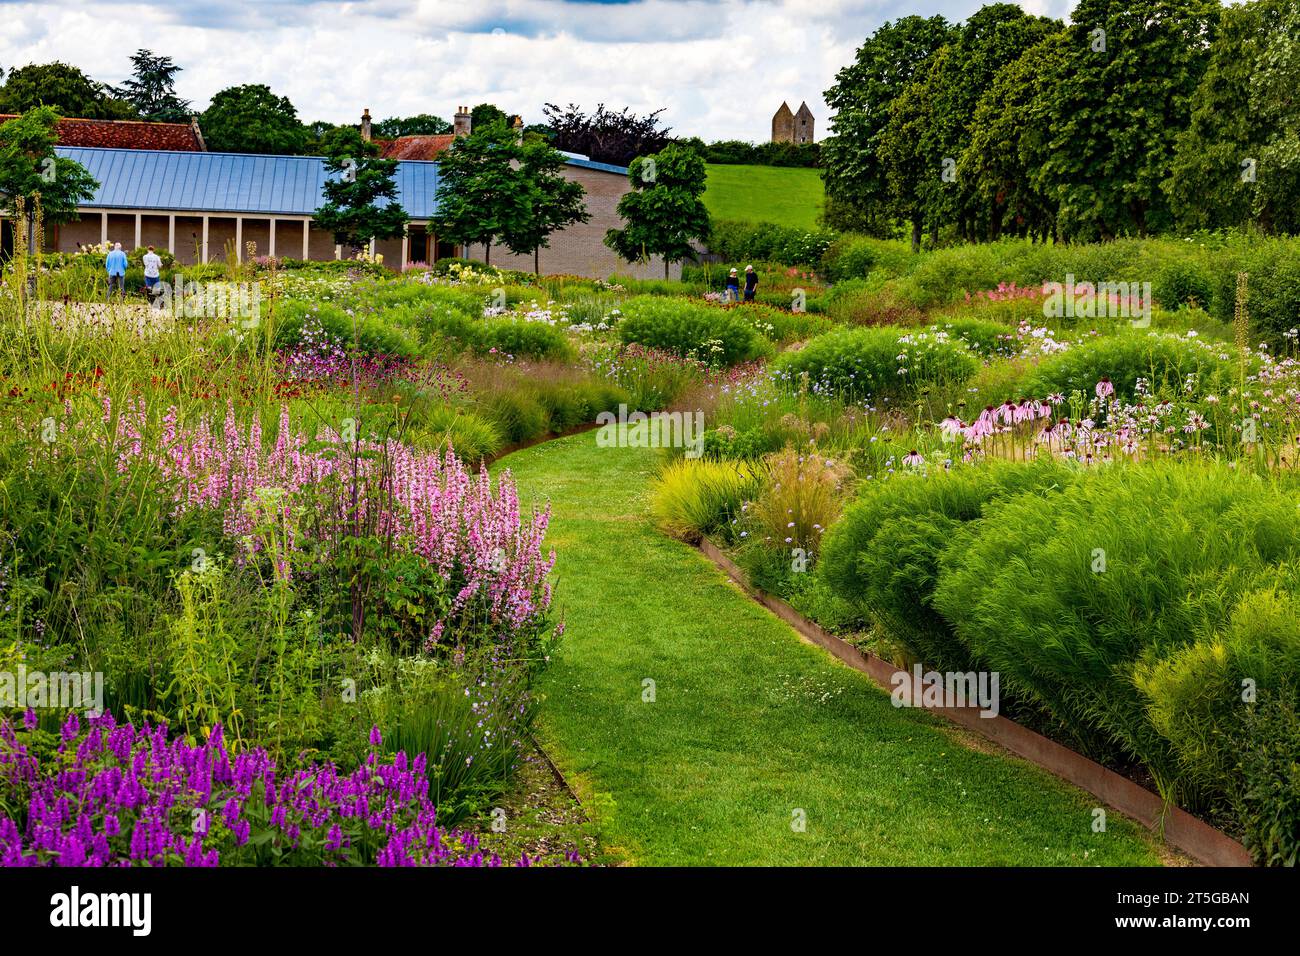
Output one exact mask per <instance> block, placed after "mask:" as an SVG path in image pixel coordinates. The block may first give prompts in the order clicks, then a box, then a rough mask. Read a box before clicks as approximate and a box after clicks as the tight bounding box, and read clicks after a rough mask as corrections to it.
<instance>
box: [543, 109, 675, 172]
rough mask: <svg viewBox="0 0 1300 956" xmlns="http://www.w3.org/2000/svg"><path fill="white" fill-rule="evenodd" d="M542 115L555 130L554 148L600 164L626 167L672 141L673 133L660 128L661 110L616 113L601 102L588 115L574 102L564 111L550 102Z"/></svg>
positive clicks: (553, 131)
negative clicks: (643, 113)
mask: <svg viewBox="0 0 1300 956" xmlns="http://www.w3.org/2000/svg"><path fill="white" fill-rule="evenodd" d="M542 112H543V113H545V114H546V121H547V123H548V124H549V126H550V129H551V131H552V135H551V137H550V139H551V145H553V146H554V147H555V148H556V149H562V150H565V151H566V152H570V153H579V154H581V155H583V156H589V157H591V158H592V159H594V160H595V161H596V162H598V163H612V164H613V165H615V166H627V165H628V164H630V163H631V162H632V160H634V159H636V158H637V157H638V156H648V155H650V154H651V153H657V152H659V151H660V150H661V149H663V148H664V147H665V146H667V145H668V142H669V138H668V133H669V132H670V130H669V129H668V127H664V126H661V125H660V120H659V114H660V113H662V112H663V110H661V109H660V110H655V111H654V112H653V113H647V114H646V115H644V116H638V115H637V114H635V113H633V112H632V111H630V110H629V109H627V108H626V107H625V108H624V109H623V110H622V111H621V112H618V113H615V112H614V111H613V110H607V109H606V108H605V104H604V103H599V104H597V106H596V112H594V113H592V114H590V115H588V114H586V113H584V112H583V111H582V109H581V108H580V107H578V106H576V105H575V104H573V103H570V104H569V105H568V106H566V107H564V108H560V107H558V106H556V105H555V104H554V103H547V104H546V105H545V106H544V107H542Z"/></svg>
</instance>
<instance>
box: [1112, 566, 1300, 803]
mask: <svg viewBox="0 0 1300 956" xmlns="http://www.w3.org/2000/svg"><path fill="white" fill-rule="evenodd" d="M1271 576H1272V575H1268V574H1266V575H1264V578H1265V580H1261V581H1258V582H1256V583H1257V585H1258V584H1265V583H1266V581H1267V578H1269V577H1271ZM1272 584H1273V585H1281V586H1280V587H1279V586H1263V587H1259V586H1256V587H1254V588H1253V589H1252V590H1250V591H1248V592H1246V593H1245V594H1244V595H1243V596H1242V597H1241V598H1240V599H1239V600H1238V601H1237V603H1236V606H1235V607H1234V608H1233V609H1232V614H1231V617H1230V618H1229V620H1228V621H1227V623H1226V625H1225V626H1224V627H1223V628H1222V629H1216V630H1215V631H1214V632H1213V633H1211V634H1208V635H1205V636H1203V637H1201V638H1200V639H1198V640H1197V641H1196V642H1195V643H1192V644H1188V645H1187V646H1185V647H1181V648H1178V649H1177V650H1175V651H1174V652H1173V653H1171V654H1169V655H1167V656H1165V657H1161V658H1158V659H1151V660H1145V661H1141V662H1139V664H1138V665H1137V667H1136V668H1135V671H1134V681H1135V682H1136V684H1137V687H1138V689H1139V690H1140V691H1141V692H1142V694H1143V696H1144V697H1145V698H1146V701H1147V713H1148V715H1149V717H1150V720H1151V723H1152V724H1153V725H1154V726H1155V728H1156V730H1158V731H1159V732H1160V734H1161V735H1162V736H1164V737H1165V739H1167V740H1168V741H1169V743H1170V745H1171V746H1172V748H1173V750H1174V753H1175V754H1176V756H1177V758H1178V761H1179V765H1180V769H1181V770H1182V771H1183V772H1184V773H1185V774H1186V786H1185V789H1189V790H1190V789H1195V790H1196V791H1197V792H1198V793H1200V794H1203V795H1204V797H1203V799H1202V800H1201V801H1199V802H1201V803H1204V804H1206V805H1209V806H1212V807H1215V809H1220V810H1226V809H1232V808H1233V807H1236V806H1238V805H1240V803H1241V801H1242V800H1243V799H1244V797H1245V787H1244V781H1243V779H1242V776H1241V774H1240V772H1239V770H1240V759H1241V751H1240V743H1241V741H1242V740H1243V739H1244V738H1245V737H1246V735H1247V727H1246V720H1247V717H1248V716H1249V712H1250V710H1251V705H1252V704H1253V703H1254V702H1255V700H1256V697H1257V696H1258V697H1259V698H1260V699H1263V698H1264V697H1266V696H1270V695H1272V696H1276V695H1278V694H1279V693H1282V692H1283V688H1284V687H1286V686H1288V685H1289V684H1290V681H1292V680H1293V679H1294V678H1295V677H1296V676H1297V675H1300V631H1298V630H1297V626H1296V625H1297V622H1298V621H1300V603H1298V602H1297V599H1296V594H1295V590H1296V588H1295V585H1296V581H1295V580H1290V581H1287V580H1280V581H1275V582H1272ZM1290 686H1300V685H1290ZM1292 704H1294V701H1292ZM1297 753H1300V751H1297Z"/></svg>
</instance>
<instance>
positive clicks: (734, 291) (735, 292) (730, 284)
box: [727, 269, 740, 302]
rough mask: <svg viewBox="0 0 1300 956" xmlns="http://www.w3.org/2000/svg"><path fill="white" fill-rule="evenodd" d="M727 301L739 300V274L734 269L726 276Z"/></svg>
mask: <svg viewBox="0 0 1300 956" xmlns="http://www.w3.org/2000/svg"><path fill="white" fill-rule="evenodd" d="M727 301H728V302H739V301H740V276H739V274H738V273H737V272H736V270H735V269H732V270H731V273H730V274H729V275H728V276H727Z"/></svg>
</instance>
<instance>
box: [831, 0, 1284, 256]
mask: <svg viewBox="0 0 1300 956" xmlns="http://www.w3.org/2000/svg"><path fill="white" fill-rule="evenodd" d="M1298 38H1300V0H1252V2H1249V3H1244V4H1240V5H1236V6H1230V7H1221V6H1220V4H1219V3H1218V2H1217V0H1126V2H1123V3H1121V2H1118V0H1080V2H1079V3H1078V4H1077V5H1076V7H1075V9H1074V11H1073V13H1072V15H1071V22H1070V23H1068V24H1065V23H1062V22H1061V21H1058V20H1054V19H1050V18H1047V17H1040V16H1034V15H1031V14H1027V13H1025V12H1024V11H1023V10H1022V9H1021V8H1020V7H1019V6H1016V5H1014V4H1008V3H997V4H991V5H988V6H985V7H983V8H981V9H980V10H979V11H978V12H976V13H975V14H974V15H972V16H971V17H970V18H969V19H968V20H966V21H965V22H963V23H957V24H954V23H949V22H948V21H947V20H945V19H944V18H943V17H940V16H934V17H921V16H909V17H904V18H902V19H899V20H895V21H892V22H889V23H886V24H884V25H883V26H882V27H880V29H878V30H877V31H876V32H875V33H873V34H872V35H871V36H870V37H868V38H867V39H866V41H865V42H864V43H863V44H862V46H861V47H860V48H859V49H858V51H857V54H856V57H855V59H854V62H853V63H851V64H849V65H848V66H846V67H845V68H843V69H842V70H841V71H840V72H839V73H838V74H837V76H836V80H835V84H834V85H833V86H832V87H831V88H830V89H829V90H828V91H827V92H826V102H827V103H828V104H829V105H830V106H831V108H832V109H833V110H834V111H835V114H834V116H833V118H832V121H831V128H832V135H831V136H830V137H829V138H827V139H826V140H824V141H823V142H822V143H821V150H820V153H821V165H822V168H823V179H824V182H825V184H826V192H827V213H826V216H827V222H828V225H831V226H834V227H837V228H841V229H854V230H857V231H862V232H867V233H870V234H875V235H892V234H894V233H895V232H896V230H897V228H898V225H899V223H903V224H905V225H906V226H910V232H911V238H912V244H913V246H914V247H918V248H919V246H920V244H921V242H922V239H923V238H924V236H925V235H927V234H928V235H929V236H930V239H931V241H932V242H936V243H938V242H943V241H946V240H950V239H962V240H967V241H984V240H996V239H998V238H999V237H1001V236H1008V235H1010V236H1020V237H1030V238H1034V239H1043V240H1046V239H1049V238H1051V239H1057V240H1065V241H1095V240H1107V239H1113V238H1115V237H1118V236H1123V235H1146V234H1150V233H1161V232H1173V231H1179V230H1181V231H1189V230H1196V229H1220V228H1238V227H1252V228H1257V229H1259V230H1262V231H1265V232H1270V233H1274V232H1286V233H1290V232H1295V231H1297V229H1298V228H1300V138H1298V137H1300V98H1298V97H1297V90H1300V39H1298Z"/></svg>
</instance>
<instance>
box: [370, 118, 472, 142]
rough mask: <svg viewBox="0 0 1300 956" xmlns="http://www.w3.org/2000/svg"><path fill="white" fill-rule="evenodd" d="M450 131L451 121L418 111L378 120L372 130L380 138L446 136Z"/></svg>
mask: <svg viewBox="0 0 1300 956" xmlns="http://www.w3.org/2000/svg"><path fill="white" fill-rule="evenodd" d="M451 131H452V125H451V123H449V122H447V121H446V120H445V119H443V118H442V117H441V116H433V115H431V114H429V113H420V114H418V115H416V116H404V117H396V116H394V117H390V118H389V119H385V120H380V121H379V122H378V123H376V124H375V125H374V129H373V131H372V132H373V135H375V136H377V137H378V138H380V139H396V138H397V137H399V136H446V135H447V134H448V133H450V132H451Z"/></svg>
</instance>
